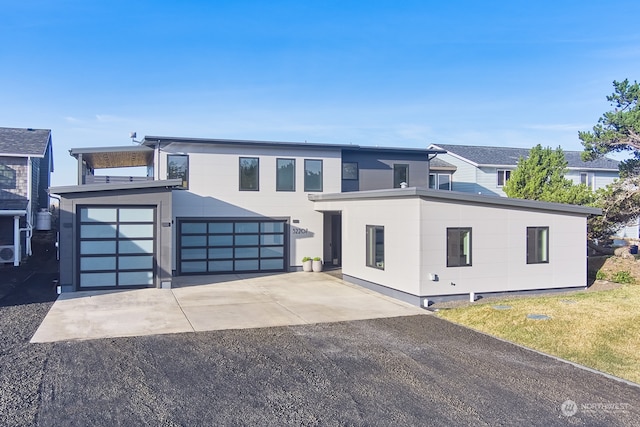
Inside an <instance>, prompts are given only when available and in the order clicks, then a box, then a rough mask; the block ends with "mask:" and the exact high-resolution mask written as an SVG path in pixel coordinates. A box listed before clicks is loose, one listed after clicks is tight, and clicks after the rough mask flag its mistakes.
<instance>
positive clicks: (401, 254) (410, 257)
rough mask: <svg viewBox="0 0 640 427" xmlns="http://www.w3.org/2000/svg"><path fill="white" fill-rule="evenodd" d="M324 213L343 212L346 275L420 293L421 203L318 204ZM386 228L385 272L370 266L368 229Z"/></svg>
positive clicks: (401, 200) (404, 200) (402, 200)
mask: <svg viewBox="0 0 640 427" xmlns="http://www.w3.org/2000/svg"><path fill="white" fill-rule="evenodd" d="M316 208H321V209H322V210H342V273H343V274H345V275H348V276H352V277H356V278H358V279H362V280H366V281H369V282H373V283H376V284H379V285H383V286H387V287H389V288H393V289H398V290H400V291H403V292H407V293H410V294H413V295H417V294H418V293H419V290H420V288H419V284H420V281H419V280H420V275H419V273H420V272H419V269H418V268H417V267H418V266H419V265H420V252H421V249H420V246H421V241H420V233H419V229H420V200H419V199H418V198H398V199H395V198H394V199H392V200H379V199H374V200H358V201H345V202H342V201H338V202H322V203H317V204H316ZM367 225H381V226H384V264H385V266H384V270H380V269H377V268H373V267H368V266H367V265H366V226H367Z"/></svg>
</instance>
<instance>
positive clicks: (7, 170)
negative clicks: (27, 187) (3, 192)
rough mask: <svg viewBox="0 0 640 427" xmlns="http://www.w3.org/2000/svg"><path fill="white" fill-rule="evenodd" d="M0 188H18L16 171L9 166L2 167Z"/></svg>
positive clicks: (0, 169) (0, 166)
mask: <svg viewBox="0 0 640 427" xmlns="http://www.w3.org/2000/svg"><path fill="white" fill-rule="evenodd" d="M0 188H5V189H13V188H16V171H15V170H14V169H13V168H12V167H11V166H7V165H0Z"/></svg>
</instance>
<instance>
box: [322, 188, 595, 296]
mask: <svg viewBox="0 0 640 427" xmlns="http://www.w3.org/2000/svg"><path fill="white" fill-rule="evenodd" d="M315 206H316V209H319V210H338V211H342V221H343V261H342V272H343V274H345V275H348V276H351V277H355V278H358V279H362V280H366V281H368V282H372V283H375V284H378V285H382V286H385V287H388V288H391V289H395V290H400V291H402V292H406V293H408V294H411V295H415V296H422V297H425V296H427V297H428V296H444V295H456V294H468V293H470V292H476V293H482V292H485V293H488V292H503V291H522V290H535V289H551V288H567V287H582V286H586V280H587V258H586V218H585V216H583V215H578V214H568V213H566V214H565V213H560V212H550V211H542V210H538V209H521V208H515V207H502V206H495V205H490V204H482V205H480V204H472V203H469V202H461V201H460V202H458V201H446V200H437V199H427V198H421V197H417V196H415V197H402V198H395V197H394V198H376V199H345V200H333V201H331V200H327V201H317V202H315ZM366 225H380V226H384V227H385V269H384V270H378V269H375V268H371V267H367V266H366V262H365V251H366V240H365V233H366ZM448 227H471V228H472V266H469V267H447V260H446V256H447V231H446V230H447V228H448ZM527 227H549V263H546V264H527V262H526V251H527V248H526V242H527V236H526V233H527V231H526V230H527ZM430 274H435V275H437V276H438V279H439V280H438V281H432V280H431V279H430ZM451 283H454V284H455V285H452V284H451Z"/></svg>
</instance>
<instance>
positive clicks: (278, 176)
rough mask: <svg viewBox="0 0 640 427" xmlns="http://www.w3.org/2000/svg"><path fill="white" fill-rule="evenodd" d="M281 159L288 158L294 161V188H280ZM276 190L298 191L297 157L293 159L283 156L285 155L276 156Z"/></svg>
mask: <svg viewBox="0 0 640 427" xmlns="http://www.w3.org/2000/svg"><path fill="white" fill-rule="evenodd" d="M280 160H288V161H291V162H293V177H292V178H293V179H292V184H293V188H286V189H282V188H280V185H281V182H280V174H279V171H280V166H279V162H280ZM276 191H286V192H292V191H296V159H292V158H283V157H277V158H276Z"/></svg>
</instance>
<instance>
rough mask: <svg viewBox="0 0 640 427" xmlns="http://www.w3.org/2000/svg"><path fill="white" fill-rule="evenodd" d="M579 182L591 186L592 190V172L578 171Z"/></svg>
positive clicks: (593, 181) (593, 182)
mask: <svg viewBox="0 0 640 427" xmlns="http://www.w3.org/2000/svg"><path fill="white" fill-rule="evenodd" d="M580 184H584V185H586V186H587V187H589V188H591V189H592V190H594V189H595V188H594V187H595V186H594V184H595V180H594V179H593V173H592V172H580Z"/></svg>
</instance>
